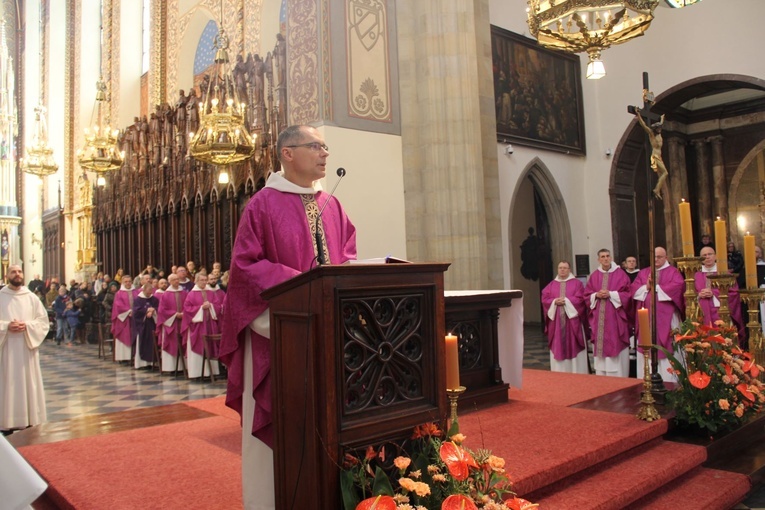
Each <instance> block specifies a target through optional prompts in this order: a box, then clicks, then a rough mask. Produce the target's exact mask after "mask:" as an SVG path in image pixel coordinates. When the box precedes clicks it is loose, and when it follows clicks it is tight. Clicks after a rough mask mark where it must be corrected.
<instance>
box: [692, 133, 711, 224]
mask: <svg viewBox="0 0 765 510" xmlns="http://www.w3.org/2000/svg"><path fill="white" fill-rule="evenodd" d="M691 143H693V149H694V150H695V151H696V186H697V191H696V192H697V196H698V201H699V223H701V229H700V230H701V234H709V235H710V236H712V235H713V229H712V226H713V222H714V220H715V218H714V213H713V208H712V192H711V190H712V186H711V182H710V177H711V175H710V174H711V173H712V169H711V168H709V152H708V151H709V149H708V148H707V142H706V140H693V142H691Z"/></svg>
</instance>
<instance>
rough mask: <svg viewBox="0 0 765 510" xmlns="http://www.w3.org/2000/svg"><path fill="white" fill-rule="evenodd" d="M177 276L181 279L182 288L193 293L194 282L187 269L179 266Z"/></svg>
mask: <svg viewBox="0 0 765 510" xmlns="http://www.w3.org/2000/svg"><path fill="white" fill-rule="evenodd" d="M176 274H177V275H178V277H179V278H180V279H181V280H180V281H181V287H183V288H184V289H186V291H191V289H193V288H194V282H193V281H192V280H190V279H189V273H188V271H187V270H186V268H185V267H183V266H178V269H177V271H176Z"/></svg>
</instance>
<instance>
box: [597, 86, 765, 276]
mask: <svg viewBox="0 0 765 510" xmlns="http://www.w3.org/2000/svg"><path fill="white" fill-rule="evenodd" d="M653 110H654V111H655V112H657V113H661V114H665V122H664V129H663V133H662V134H663V138H664V145H663V148H662V149H663V150H662V158H663V159H664V162H665V163H666V165H667V167H668V169H669V172H670V177H669V179H668V180H667V185H666V187H665V188H664V190H663V192H662V196H663V200H661V201H657V202H656V208H657V210H656V215H655V216H656V230H655V236H656V244H657V245H662V246H666V248H667V252H668V254H669V255H670V256H677V255H679V254H680V253H679V251H680V246H679V237H680V236H679V225H678V221H677V204H678V203H679V202H680V200H681V198H685V199H686V200H687V201H688V202H690V204H691V209H692V216H693V227H694V239H695V240H696V242H697V243H698V241H699V239H700V237H701V235H702V234H705V233H706V234H712V233H713V229H712V224H713V221H714V219H715V218H716V217H717V216H720V217H722V218H725V219H727V220H728V239H730V240H733V241H734V243H736V241H737V240H738V236H739V233H738V228H737V225H736V219H737V214H736V211H737V209H738V206H737V201H738V195H737V194H735V193H733V187H732V186H733V185H734V183H736V184H737V183H738V182H740V179H741V178H742V176H739V177H738V180H736V176H737V172H739V169H740V167H741V164H742V162H743V160H744V158H746V157H748V156H749V155H750V154H753V151H754V148H755V147H757V146H758V145H759V144H761V143H762V141H763V140H765V80H761V79H759V78H754V77H751V76H743V75H730V74H725V75H711V76H702V77H699V78H694V79H692V80H688V81H686V82H683V83H681V84H679V85H676V86H674V87H672V88H670V89H668V90H666V91H665V92H662V93H661V94H658V95H657V97H656V102H655V104H654V107H653ZM644 142H645V133H644V131H643V130H642V128H641V127H640V126H639V125H638V124H637V122H636V121H635V120H633V121H632V123H631V124H630V126H629V127H628V128H627V130H626V131H625V133H624V135H623V137H622V139H621V140H620V142H619V145H618V146H617V150H616V151H615V152H614V162H613V164H612V167H611V179H610V184H609V194H610V201H611V217H612V222H611V223H612V235H613V239H614V249H615V257H616V259H617V260H622V259H623V258H624V257H626V256H627V255H636V256H638V260H639V263H640V266H641V267H645V266H647V265H648V264H650V261H651V254H650V253H648V251H649V250H648V220H647V204H648V200H647V197H648V193H649V189H650V187H649V185H648V177H649V176H650V177H651V178H652V179H653V175H652V173H649V171H647V170H646V169H647V160H646V154H645V150H644V149H643V147H644V145H643V144H644ZM742 175H743V174H742ZM737 187H738V186H737ZM759 200H761V199H759ZM758 242H760V243H761V242H762V237H761V236H760V237H758ZM737 246H738V243H737Z"/></svg>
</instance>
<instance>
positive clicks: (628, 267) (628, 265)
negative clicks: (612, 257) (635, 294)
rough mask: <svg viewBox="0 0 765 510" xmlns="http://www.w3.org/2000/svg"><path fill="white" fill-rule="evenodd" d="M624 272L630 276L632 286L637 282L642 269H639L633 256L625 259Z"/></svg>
mask: <svg viewBox="0 0 765 510" xmlns="http://www.w3.org/2000/svg"><path fill="white" fill-rule="evenodd" d="M624 272H625V273H627V276H629V279H630V284H632V282H634V281H635V278H637V275H638V273H639V272H640V269H638V267H637V259H636V258H635V257H633V256H632V255H630V256H629V257H627V258H626V259H624Z"/></svg>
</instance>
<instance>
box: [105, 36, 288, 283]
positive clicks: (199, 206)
mask: <svg viewBox="0 0 765 510" xmlns="http://www.w3.org/2000/svg"><path fill="white" fill-rule="evenodd" d="M282 44H283V42H282ZM275 54H276V50H274V55H275ZM239 61H240V62H239V63H238V64H237V66H236V67H235V68H234V71H233V74H234V77H235V79H236V80H237V83H240V84H243V86H244V87H245V88H246V93H245V94H244V95H245V97H246V111H247V119H246V120H247V123H248V125H247V127H248V129H249V130H250V132H251V133H252V134H253V135H256V136H257V138H256V146H257V148H256V152H255V156H254V157H253V158H252V159H250V160H247V161H245V162H243V163H240V164H237V165H234V166H229V167H226V170H227V172H228V174H229V179H230V182H229V183H228V184H219V183H218V175H219V172H220V169H219V168H217V167H215V166H212V165H207V164H202V163H200V162H198V161H196V160H194V159H193V158H192V157H191V156H190V154H189V150H188V145H189V143H188V140H189V137H188V134H187V133H189V132H192V131H195V130H196V129H198V127H199V108H200V107H201V104H200V103H201V102H204V100H205V97H204V93H205V89H204V87H203V86H200V87H199V89H201V91H200V90H198V89H196V88H194V89H192V90H190V91H189V93H188V95H186V94H185V93H184V91H180V92H179V97H178V100H177V101H176V103H175V105H173V106H171V105H170V104H169V103H167V102H165V103H163V104H161V105H156V107H155V111H154V112H153V113H151V115H150V116H149V118H147V117H146V116H143V117H142V118H140V117H135V119H134V123H133V124H132V125H130V126H128V127H127V128H125V129H123V130H122V132H121V135H120V148H121V150H123V151H124V152H125V158H124V163H123V165H122V168H120V169H119V170H117V171H114V172H112V173H110V174H107V175H106V184H105V185H104V186H97V187H96V188H95V192H94V195H93V198H94V200H93V201H94V209H93V230H94V232H95V234H96V248H97V263H98V265H99V270H102V271H105V272H106V273H109V274H114V273H115V272H116V271H117V269H119V268H122V269H123V270H124V271H125V273H126V274H131V275H133V274H136V273H137V272H140V271H141V270H143V268H145V267H146V265H147V264H152V265H154V266H156V267H159V268H164V269H165V270H169V269H170V267H171V266H172V265H179V264H185V263H186V262H187V261H189V260H193V261H194V262H195V263H196V265H197V266H206V267H208V268H209V267H210V266H212V264H213V262H216V261H217V262H221V263H222V265H223V267H224V268H227V267H228V265H229V261H230V260H231V251H232V249H233V243H234V237H235V235H236V229H237V226H238V222H239V217H240V216H241V213H242V211H243V209H244V207H245V205H246V204H247V202H248V200H249V199H250V197H252V195H253V194H254V193H255V192H256V191H257V190H258V189H260V188H261V187H262V186H263V184H264V182H265V180H264V178H265V177H266V176H267V174H268V173H270V172H271V171H275V170H278V161H277V158H276V157H275V146H276V135H277V134H278V133H279V132H280V131H281V130H282V129H283V128H285V127H286V126H285V125H284V123H285V119H286V104H285V103H284V101H276V102H275V100H274V92H275V91H274V87H273V86H272V83H274V79H273V78H274V76H273V69H274V65H273V59H272V54H271V53H268V55H267V56H266V58H265V59H261V57H260V56H258V55H255V56H253V55H248V56H247V59H246V60H244V59H239ZM277 67H278V66H277ZM280 68H281V69H284V66H283V65H282V66H281V67H280ZM202 81H203V82H204V80H202ZM277 83H284V81H283V79H279V78H278V77H277Z"/></svg>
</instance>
